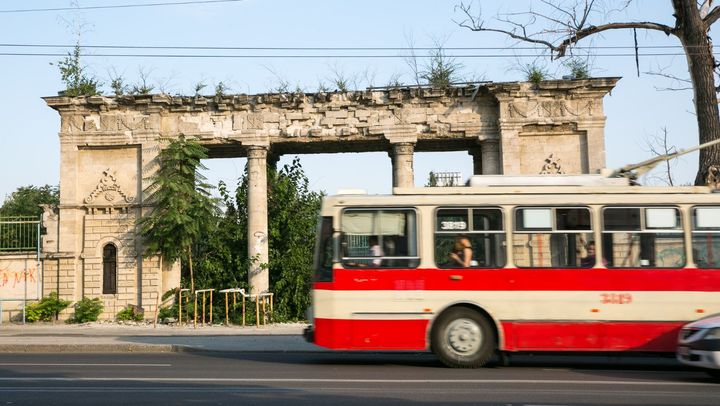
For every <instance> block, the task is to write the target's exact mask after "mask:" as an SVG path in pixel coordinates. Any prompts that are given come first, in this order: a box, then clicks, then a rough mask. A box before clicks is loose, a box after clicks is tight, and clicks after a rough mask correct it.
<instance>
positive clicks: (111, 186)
mask: <svg viewBox="0 0 720 406" xmlns="http://www.w3.org/2000/svg"><path fill="white" fill-rule="evenodd" d="M99 196H102V197H104V198H105V201H106V202H107V203H111V204H112V203H115V200H116V199H117V198H118V197H120V198H121V201H120V203H132V202H133V201H134V200H135V197H133V196H128V195H126V194H125V192H123V191H122V189H121V188H120V185H118V183H117V178H115V175H113V173H112V172H111V171H110V168H108V169H105V170H104V171H103V177H102V178H101V179H100V182H99V183H98V184H97V186H96V187H95V190H93V191H92V193H90V196H88V197H86V198H85V203H87V204H91V203H94V202H95V200H96V199H97V198H98V197H99Z"/></svg>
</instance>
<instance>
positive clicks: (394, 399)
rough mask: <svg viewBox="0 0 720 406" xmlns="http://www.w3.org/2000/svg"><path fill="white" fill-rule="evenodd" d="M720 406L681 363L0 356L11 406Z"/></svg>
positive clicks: (1, 391) (1, 380)
mask: <svg viewBox="0 0 720 406" xmlns="http://www.w3.org/2000/svg"><path fill="white" fill-rule="evenodd" d="M115 404H118V405H119V404H122V405H129V404H130V405H134V404H147V405H150V404H152V405H158V404H192V405H194V404H216V405H235V404H269V405H284V406H287V405H290V404H292V405H320V404H333V405H372V406H375V405H395V404H400V405H404V404H468V405H505V406H507V405H513V406H515V405H553V406H557V405H698V406H699V405H712V406H717V405H719V404H720V382H715V381H713V380H711V379H710V378H709V377H707V376H706V375H705V374H704V373H703V372H701V371H694V370H688V369H684V368H681V367H679V366H678V365H676V364H675V363H674V362H672V360H670V359H657V358H630V359H628V358H620V357H562V356H560V357H558V356H546V355H543V356H519V357H515V356H513V357H512V358H511V359H510V363H509V365H507V366H502V365H500V364H496V365H495V366H493V367H490V368H482V369H474V370H458V369H449V368H445V367H443V366H442V365H441V364H440V363H439V362H438V361H436V360H435V358H434V357H433V356H432V355H429V354H415V353H393V354H377V353H363V354H359V353H352V354H348V353H161V354H156V353H155V354H138V353H129V354H117V353H116V354H0V405H115Z"/></svg>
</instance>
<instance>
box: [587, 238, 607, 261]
mask: <svg viewBox="0 0 720 406" xmlns="http://www.w3.org/2000/svg"><path fill="white" fill-rule="evenodd" d="M603 265H607V261H605V259H604V258H603ZM594 266H595V241H590V242H588V243H587V245H586V246H585V255H584V256H582V257H580V267H581V268H592V267H594Z"/></svg>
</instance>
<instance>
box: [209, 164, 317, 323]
mask: <svg viewBox="0 0 720 406" xmlns="http://www.w3.org/2000/svg"><path fill="white" fill-rule="evenodd" d="M218 189H219V190H220V195H221V197H222V200H223V203H224V206H225V211H224V213H223V214H222V215H221V216H220V218H219V219H218V221H217V224H218V227H217V229H215V230H213V232H212V234H209V235H205V236H203V237H202V238H200V240H199V241H200V243H199V244H197V245H196V248H197V251H196V257H197V258H198V270H197V279H198V284H199V285H200V286H203V287H211V288H217V289H221V288H228V287H241V288H248V285H247V270H248V269H249V265H250V262H251V260H252V259H251V258H248V256H247V248H246V247H247V216H248V213H247V192H248V175H247V168H246V171H245V174H244V175H243V177H242V178H241V179H240V180H239V181H238V187H237V190H236V191H235V194H234V195H232V196H231V194H230V192H229V191H228V190H227V187H226V185H225V184H224V183H220V185H219V187H218ZM321 199H322V193H318V192H313V191H311V190H310V189H309V181H308V179H307V177H306V176H305V174H304V172H303V169H302V166H301V165H300V161H299V159H297V158H296V159H295V160H293V162H292V164H290V165H285V166H283V167H282V168H281V169H280V170H276V169H275V168H273V167H268V234H269V237H270V238H269V244H270V250H269V256H268V257H269V263H268V264H267V266H268V267H269V271H270V290H271V291H272V292H273V293H274V294H275V298H276V299H275V307H274V312H275V318H276V320H297V319H302V318H303V317H304V316H305V309H307V306H308V305H309V304H310V277H311V272H312V271H311V270H312V258H313V248H314V242H315V231H316V226H317V213H318V210H319V209H320V201H321Z"/></svg>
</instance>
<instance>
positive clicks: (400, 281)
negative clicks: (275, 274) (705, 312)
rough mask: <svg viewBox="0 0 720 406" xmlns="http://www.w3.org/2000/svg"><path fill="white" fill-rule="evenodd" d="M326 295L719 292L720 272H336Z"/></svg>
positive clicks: (324, 286)
mask: <svg viewBox="0 0 720 406" xmlns="http://www.w3.org/2000/svg"><path fill="white" fill-rule="evenodd" d="M313 288H314V289H323V290H491V291H548V290H563V291H676V292H677V291H689V292H695V291H697V292H720V270H717V269H692V268H686V269H644V268H641V269H530V268H523V269H518V268H504V269H336V270H334V278H333V281H332V282H315V283H314V284H313Z"/></svg>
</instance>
